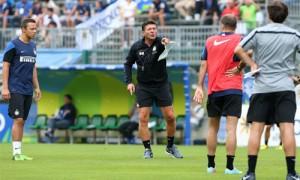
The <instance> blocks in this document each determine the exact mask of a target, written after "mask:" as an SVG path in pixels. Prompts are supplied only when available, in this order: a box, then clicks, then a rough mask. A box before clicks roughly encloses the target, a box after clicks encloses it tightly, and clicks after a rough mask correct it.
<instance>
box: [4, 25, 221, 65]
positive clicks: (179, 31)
mask: <svg viewBox="0 0 300 180" xmlns="http://www.w3.org/2000/svg"><path fill="white" fill-rule="evenodd" d="M218 30H219V27H218V26H185V27H179V26H178V27H174V26H170V27H161V28H159V35H160V36H165V37H168V38H170V39H171V40H172V41H175V42H176V48H175V49H173V50H172V52H171V53H170V56H169V59H170V60H186V61H187V62H189V63H196V62H198V61H199V59H200V55H201V50H202V48H203V47H204V44H205V40H206V38H207V37H208V36H210V35H212V34H215V33H217V32H218ZM18 33H19V31H18V30H16V29H5V30H4V29H0V47H1V49H2V50H3V49H4V48H5V46H6V44H7V42H8V41H10V40H12V39H14V38H15V37H17V35H18ZM102 36H103V32H102V31H101V32H99V31H98V30H93V29H68V28H63V29H41V30H39V32H38V34H37V36H36V39H35V40H36V43H37V47H38V48H82V47H88V48H89V49H90V50H88V51H87V55H86V56H85V57H86V59H85V60H84V62H86V63H93V64H102V63H105V64H115V63H123V62H124V59H125V57H126V56H127V53H128V51H129V48H130V46H131V45H132V44H133V43H134V42H135V41H137V40H138V39H140V38H142V34H141V28H140V27H134V28H120V29H111V32H110V33H109V34H106V36H103V37H102ZM99 37H102V38H103V40H101V41H98V40H97V39H98V38H99Z"/></svg>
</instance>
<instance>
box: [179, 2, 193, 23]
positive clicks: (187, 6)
mask: <svg viewBox="0 0 300 180" xmlns="http://www.w3.org/2000/svg"><path fill="white" fill-rule="evenodd" d="M175 9H176V10H177V11H178V12H179V14H180V15H181V16H183V17H184V19H185V20H192V15H193V14H192V12H193V10H194V9H195V0H179V1H178V2H176V4H175Z"/></svg>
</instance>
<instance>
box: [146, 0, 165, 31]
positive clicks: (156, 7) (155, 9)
mask: <svg viewBox="0 0 300 180" xmlns="http://www.w3.org/2000/svg"><path fill="white" fill-rule="evenodd" d="M168 16H169V8H168V5H167V3H166V2H165V1H163V0H153V3H152V6H151V8H150V10H149V14H148V17H149V19H150V20H156V19H159V24H160V25H161V26H164V25H165V18H166V19H168Z"/></svg>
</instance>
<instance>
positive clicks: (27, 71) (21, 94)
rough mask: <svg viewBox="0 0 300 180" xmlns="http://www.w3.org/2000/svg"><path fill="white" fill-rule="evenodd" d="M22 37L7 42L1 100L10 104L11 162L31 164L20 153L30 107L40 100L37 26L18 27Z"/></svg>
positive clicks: (29, 22) (25, 23) (26, 22)
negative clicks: (33, 40)
mask: <svg viewBox="0 0 300 180" xmlns="http://www.w3.org/2000/svg"><path fill="white" fill-rule="evenodd" d="M21 29H22V34H21V35H20V36H19V37H17V38H16V39H14V40H12V41H10V42H9V43H8V45H7V47H6V49H5V52H4V57H3V76H2V77H3V88H2V98H3V99H4V100H8V101H9V107H8V114H9V116H10V117H11V118H13V119H14V123H13V127H12V141H13V142H12V144H13V160H32V158H31V157H28V156H25V155H23V154H22V153H21V142H22V137H23V127H24V123H25V120H26V119H27V116H28V113H29V110H30V106H31V103H32V96H33V91H34V92H35V100H37V101H38V100H39V99H40V98H41V91H40V87H39V82H38V77H37V69H36V66H35V62H36V45H35V43H34V42H32V41H31V40H32V39H33V38H34V36H35V34H36V31H37V25H36V22H35V21H34V20H33V19H25V20H23V22H22V24H21Z"/></svg>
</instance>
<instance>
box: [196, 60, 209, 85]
mask: <svg viewBox="0 0 300 180" xmlns="http://www.w3.org/2000/svg"><path fill="white" fill-rule="evenodd" d="M206 71H207V62H206V61H201V66H200V70H199V74H198V78H199V79H198V86H200V87H203V84H204V77H205V74H206Z"/></svg>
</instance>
